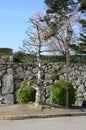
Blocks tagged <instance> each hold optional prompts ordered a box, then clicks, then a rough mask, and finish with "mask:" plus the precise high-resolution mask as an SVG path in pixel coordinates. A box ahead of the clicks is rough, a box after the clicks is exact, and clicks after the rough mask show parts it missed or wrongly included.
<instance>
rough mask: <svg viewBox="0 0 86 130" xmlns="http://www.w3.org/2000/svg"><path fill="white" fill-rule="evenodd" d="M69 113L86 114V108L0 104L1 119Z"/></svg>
mask: <svg viewBox="0 0 86 130" xmlns="http://www.w3.org/2000/svg"><path fill="white" fill-rule="evenodd" d="M68 115H69V116H74V115H86V109H66V108H64V107H59V106H54V107H52V106H48V105H43V106H38V107H34V104H14V105H5V104H1V105H0V119H24V118H38V117H40V118H44V117H56V116H68Z"/></svg>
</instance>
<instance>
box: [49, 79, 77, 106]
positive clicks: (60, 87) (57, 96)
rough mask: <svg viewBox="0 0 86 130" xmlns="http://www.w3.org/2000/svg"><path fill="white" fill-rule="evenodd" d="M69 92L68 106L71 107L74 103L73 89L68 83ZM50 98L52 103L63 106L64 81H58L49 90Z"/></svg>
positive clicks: (64, 98) (64, 99)
mask: <svg viewBox="0 0 86 130" xmlns="http://www.w3.org/2000/svg"><path fill="white" fill-rule="evenodd" d="M68 90H69V105H70V106H71V105H72V104H73V103H74V102H75V89H74V87H73V85H72V83H68ZM50 97H51V98H52V101H53V103H55V104H60V105H65V104H66V81H65V80H59V81H57V82H55V83H53V85H52V86H51V88H50Z"/></svg>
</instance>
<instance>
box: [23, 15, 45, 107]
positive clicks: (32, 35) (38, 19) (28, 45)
mask: <svg viewBox="0 0 86 130" xmlns="http://www.w3.org/2000/svg"><path fill="white" fill-rule="evenodd" d="M29 23H31V25H32V26H31V28H32V30H31V29H29V28H28V30H27V31H26V34H27V36H28V39H27V40H24V41H23V47H22V49H23V50H24V51H25V52H28V53H30V54H31V53H33V54H34V55H35V56H36V58H37V70H38V73H37V83H36V100H35V104H36V105H39V104H42V103H43V90H42V87H43V79H42V72H43V69H42V64H41V54H42V53H43V52H44V51H45V50H46V44H45V43H46V41H45V35H46V32H47V31H46V29H47V27H46V24H45V23H44V21H43V14H41V13H37V14H35V16H33V17H30V18H29Z"/></svg>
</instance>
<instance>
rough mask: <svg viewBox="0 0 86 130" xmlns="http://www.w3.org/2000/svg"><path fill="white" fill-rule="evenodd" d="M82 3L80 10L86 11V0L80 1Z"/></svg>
mask: <svg viewBox="0 0 86 130" xmlns="http://www.w3.org/2000/svg"><path fill="white" fill-rule="evenodd" d="M79 1H80V2H81V6H80V8H79V9H80V10H86V0H79Z"/></svg>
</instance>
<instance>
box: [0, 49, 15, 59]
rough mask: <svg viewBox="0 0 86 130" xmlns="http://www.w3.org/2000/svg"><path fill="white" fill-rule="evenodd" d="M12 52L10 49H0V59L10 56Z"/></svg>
mask: <svg viewBox="0 0 86 130" xmlns="http://www.w3.org/2000/svg"><path fill="white" fill-rule="evenodd" d="M12 53H13V50H12V49H11V48H0V57H1V56H6V55H7V56H9V55H12Z"/></svg>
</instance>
